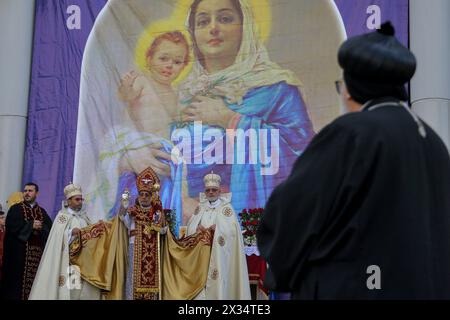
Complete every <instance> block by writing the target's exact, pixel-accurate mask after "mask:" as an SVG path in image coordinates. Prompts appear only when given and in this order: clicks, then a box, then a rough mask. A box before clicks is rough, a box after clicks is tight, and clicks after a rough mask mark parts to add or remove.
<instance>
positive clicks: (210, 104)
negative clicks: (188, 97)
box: [181, 96, 236, 129]
mask: <svg viewBox="0 0 450 320" xmlns="http://www.w3.org/2000/svg"><path fill="white" fill-rule="evenodd" d="M181 113H182V115H181V119H182V120H183V121H186V122H191V121H202V122H203V123H205V124H209V125H218V126H221V127H222V128H224V129H227V127H228V123H229V122H230V120H231V118H232V117H233V116H234V115H235V114H236V112H234V111H233V110H231V109H230V108H228V107H227V106H226V104H225V102H223V100H222V99H213V98H209V97H203V96H197V97H195V99H194V102H192V103H191V104H190V105H189V106H187V107H186V108H185V109H184V110H183V111H182V112H181Z"/></svg>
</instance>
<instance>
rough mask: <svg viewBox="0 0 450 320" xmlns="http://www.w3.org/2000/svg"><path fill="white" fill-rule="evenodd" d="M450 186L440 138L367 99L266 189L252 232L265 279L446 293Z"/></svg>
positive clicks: (276, 284)
mask: <svg viewBox="0 0 450 320" xmlns="http://www.w3.org/2000/svg"><path fill="white" fill-rule="evenodd" d="M424 133H425V134H424ZM449 195H450V159H449V153H448V150H447V148H446V147H445V145H444V143H443V142H442V140H441V139H440V138H439V137H438V136H437V134H436V133H435V132H434V131H433V130H432V129H431V128H430V127H429V126H427V125H426V124H425V123H424V122H422V121H420V120H419V119H418V118H417V117H416V116H415V115H413V114H412V113H411V112H410V110H408V109H407V107H406V105H404V104H400V103H399V101H398V100H396V99H391V98H385V99H376V100H373V101H372V102H370V103H368V104H366V105H365V107H364V109H363V110H362V111H361V112H356V113H350V114H347V115H344V116H342V117H340V118H338V119H337V120H335V121H334V122H333V123H331V124H330V125H328V126H327V127H325V128H324V129H323V130H322V131H321V132H320V133H319V134H318V135H317V136H316V137H315V138H314V139H313V141H312V142H311V144H310V145H309V146H308V148H307V149H306V151H305V152H304V154H303V155H302V156H301V157H300V158H299V159H298V160H297V162H296V163H295V166H294V168H293V170H292V172H291V175H290V176H289V178H288V179H287V180H286V181H285V182H283V183H282V184H281V185H279V186H278V187H277V188H276V189H275V190H274V192H273V193H272V195H271V196H270V198H269V200H268V202H267V205H266V209H265V213H264V215H263V217H262V221H261V225H260V228H259V230H258V233H257V239H258V247H259V251H260V252H261V255H262V256H263V257H264V258H265V259H266V261H267V262H268V264H269V269H268V272H267V275H266V282H265V284H266V287H268V288H269V289H272V290H275V291H281V292H293V298H295V299H449V298H450V272H449V270H450V242H449V235H450V196H449ZM371 276H372V277H371Z"/></svg>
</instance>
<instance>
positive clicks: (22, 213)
mask: <svg viewBox="0 0 450 320" xmlns="http://www.w3.org/2000/svg"><path fill="white" fill-rule="evenodd" d="M38 188H39V187H38V186H37V185H36V184H33V183H30V184H26V185H25V188H24V201H23V202H20V203H18V204H15V205H13V206H12V207H11V208H10V209H9V211H8V214H7V216H6V225H5V229H6V232H5V239H4V253H3V272H2V297H3V299H5V300H27V299H28V295H29V293H30V290H31V287H32V285H33V281H34V277H35V275H36V272H37V269H38V267H39V262H40V261H41V256H42V253H43V252H44V248H45V243H46V242H47V238H48V235H49V233H50V229H51V227H52V220H51V219H50V217H49V216H48V214H47V212H46V211H45V210H44V208H42V207H40V206H39V205H38V204H37V203H36V196H37V193H38V191H39V189H38Z"/></svg>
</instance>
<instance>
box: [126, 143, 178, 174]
mask: <svg viewBox="0 0 450 320" xmlns="http://www.w3.org/2000/svg"><path fill="white" fill-rule="evenodd" d="M161 148H162V145H161V143H153V144H151V145H150V146H148V147H146V148H141V149H138V150H128V151H127V152H126V154H124V155H123V156H122V158H121V162H120V168H121V172H123V171H132V172H134V173H136V174H139V173H141V172H142V171H144V170H145V169H147V168H148V167H152V169H153V170H154V171H155V172H156V174H157V175H158V176H160V177H167V176H170V166H169V165H168V164H166V163H164V162H162V161H161V160H159V159H158V158H160V159H164V160H167V161H171V157H170V154H168V153H166V152H164V151H161V150H160V149H161Z"/></svg>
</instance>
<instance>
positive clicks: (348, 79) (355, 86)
mask: <svg viewBox="0 0 450 320" xmlns="http://www.w3.org/2000/svg"><path fill="white" fill-rule="evenodd" d="M338 61H339V65H340V66H341V67H342V69H344V80H345V83H346V86H347V90H348V92H349V93H350V95H351V96H352V97H353V99H354V100H356V101H357V102H359V103H361V104H364V103H366V102H367V101H369V100H372V99H376V98H381V97H388V96H391V97H394V98H397V99H400V100H407V98H408V97H407V94H406V90H405V87H404V84H405V83H406V82H408V81H409V80H411V78H412V77H413V75H414V73H415V71H416V58H415V57H414V55H413V54H412V53H411V51H409V49H408V48H406V47H405V46H403V45H402V44H401V43H400V42H399V41H398V40H397V38H396V37H395V29H394V27H393V26H392V24H391V23H390V22H386V23H384V24H383V25H381V28H380V29H379V30H377V31H375V32H371V33H367V34H363V35H360V36H356V37H352V38H349V39H348V40H347V41H345V42H344V43H343V44H342V46H341V48H340V49H339V53H338Z"/></svg>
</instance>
